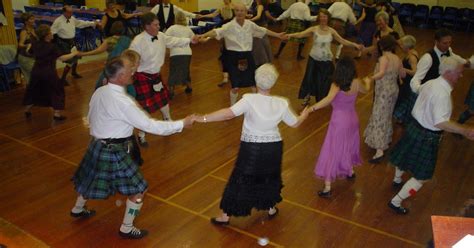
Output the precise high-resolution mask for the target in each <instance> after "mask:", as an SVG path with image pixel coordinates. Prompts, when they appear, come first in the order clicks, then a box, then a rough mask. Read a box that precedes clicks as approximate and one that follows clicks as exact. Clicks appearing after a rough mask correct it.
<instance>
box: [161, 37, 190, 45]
mask: <svg viewBox="0 0 474 248" xmlns="http://www.w3.org/2000/svg"><path fill="white" fill-rule="evenodd" d="M164 36H165V43H166V47H167V48H172V47H181V46H186V45H189V43H191V39H189V38H177V37H173V36H168V35H166V34H165V35H164Z"/></svg>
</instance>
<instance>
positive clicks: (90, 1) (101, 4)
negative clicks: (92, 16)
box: [86, 0, 106, 10]
mask: <svg viewBox="0 0 474 248" xmlns="http://www.w3.org/2000/svg"><path fill="white" fill-rule="evenodd" d="M105 2H106V1H105V0H86V6H87V8H96V9H100V10H104V9H105Z"/></svg>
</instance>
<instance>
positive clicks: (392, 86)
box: [364, 35, 406, 164]
mask: <svg viewBox="0 0 474 248" xmlns="http://www.w3.org/2000/svg"><path fill="white" fill-rule="evenodd" d="M379 46H380V48H381V49H382V51H383V53H382V56H381V57H380V58H379V60H378V62H377V65H376V66H375V71H374V75H372V76H370V77H369V79H370V80H371V81H375V96H374V98H375V99H374V106H373V107H372V114H371V115H370V119H369V124H368V125H367V127H366V128H365V131H364V137H365V143H366V144H367V145H368V146H369V147H371V148H372V149H376V152H375V155H374V156H373V157H372V158H371V159H369V163H372V164H378V163H380V162H381V161H382V159H383V157H384V150H386V149H388V146H389V144H390V142H392V134H393V123H392V114H393V109H394V107H395V103H396V101H397V97H398V83H397V82H398V77H399V76H400V77H402V78H403V77H405V74H406V73H405V69H404V68H403V65H402V62H401V61H400V59H399V58H398V56H397V55H395V54H394V53H393V50H395V47H396V46H397V41H396V40H395V38H393V36H391V35H387V36H384V37H382V39H381V40H380V41H379Z"/></svg>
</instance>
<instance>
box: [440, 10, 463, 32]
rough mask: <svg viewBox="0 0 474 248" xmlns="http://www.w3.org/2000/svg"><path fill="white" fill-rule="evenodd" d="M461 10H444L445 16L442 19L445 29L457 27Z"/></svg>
mask: <svg viewBox="0 0 474 248" xmlns="http://www.w3.org/2000/svg"><path fill="white" fill-rule="evenodd" d="M458 12H459V9H458V8H454V7H446V8H445V9H444V14H443V17H442V20H443V24H442V25H443V26H445V27H453V28H454V27H455V26H456V19H457V15H458Z"/></svg>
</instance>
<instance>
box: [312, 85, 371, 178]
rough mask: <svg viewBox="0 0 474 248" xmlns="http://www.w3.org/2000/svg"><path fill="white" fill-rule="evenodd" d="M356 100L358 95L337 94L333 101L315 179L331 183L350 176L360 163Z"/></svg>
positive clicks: (341, 92)
mask: <svg viewBox="0 0 474 248" xmlns="http://www.w3.org/2000/svg"><path fill="white" fill-rule="evenodd" d="M356 100H357V94H352V95H347V94H345V93H344V92H343V91H339V92H338V93H337V95H336V97H335V98H334V100H333V101H332V103H331V105H332V114H331V120H330V122H329V127H328V131H327V134H326V138H325V139H324V143H323V146H322V148H321V152H320V154H319V157H318V161H317V163H316V167H315V169H314V173H315V174H316V177H318V178H321V179H324V180H326V181H334V180H335V179H336V178H343V177H348V176H351V175H352V167H353V166H354V165H361V164H362V160H361V158H360V135H359V118H358V117H357V112H356V110H355V101H356Z"/></svg>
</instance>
